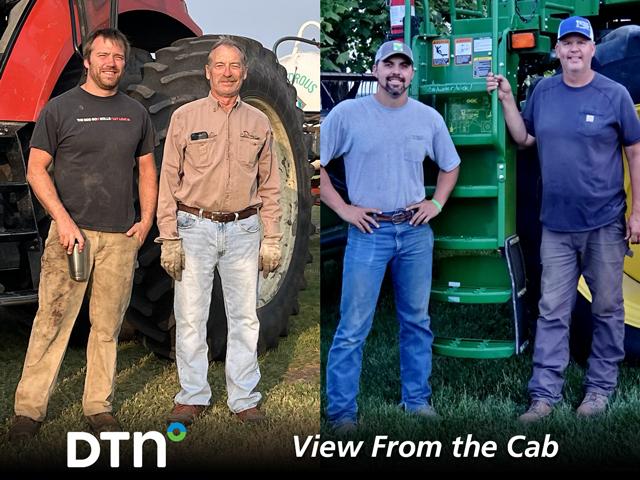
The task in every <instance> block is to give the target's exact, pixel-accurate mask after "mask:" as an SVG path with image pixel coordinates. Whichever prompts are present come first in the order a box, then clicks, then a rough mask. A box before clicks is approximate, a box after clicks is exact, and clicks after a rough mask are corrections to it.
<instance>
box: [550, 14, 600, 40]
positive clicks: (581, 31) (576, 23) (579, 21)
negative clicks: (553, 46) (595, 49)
mask: <svg viewBox="0 0 640 480" xmlns="http://www.w3.org/2000/svg"><path fill="white" fill-rule="evenodd" d="M572 33H577V34H578V35H582V36H583V37H587V38H588V39H589V40H591V41H592V42H593V28H591V22H589V20H587V19H586V18H583V17H569V18H565V19H564V20H563V21H562V22H560V28H558V40H560V39H561V38H562V37H564V36H566V35H570V34H572Z"/></svg>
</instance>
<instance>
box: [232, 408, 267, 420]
mask: <svg viewBox="0 0 640 480" xmlns="http://www.w3.org/2000/svg"><path fill="white" fill-rule="evenodd" d="M236 417H237V418H238V420H240V421H241V422H242V423H259V422H263V421H265V420H266V419H267V416H266V415H265V414H264V413H262V412H261V411H260V409H258V407H251V408H247V409H246V410H242V411H241V412H236Z"/></svg>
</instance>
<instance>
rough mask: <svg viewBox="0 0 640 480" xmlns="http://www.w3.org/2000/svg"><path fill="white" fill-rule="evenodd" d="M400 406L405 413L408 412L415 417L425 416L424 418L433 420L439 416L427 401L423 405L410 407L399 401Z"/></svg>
mask: <svg viewBox="0 0 640 480" xmlns="http://www.w3.org/2000/svg"><path fill="white" fill-rule="evenodd" d="M400 407H402V409H403V410H404V411H405V412H406V413H408V414H410V415H415V416H417V417H422V418H425V419H432V420H435V419H436V418H439V417H440V416H439V415H438V412H436V409H435V408H433V407H432V406H431V405H429V404H428V403H425V404H424V405H420V406H419V407H416V408H412V409H408V408H407V406H406V405H405V404H404V403H401V404H400Z"/></svg>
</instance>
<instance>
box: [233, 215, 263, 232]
mask: <svg viewBox="0 0 640 480" xmlns="http://www.w3.org/2000/svg"><path fill="white" fill-rule="evenodd" d="M238 226H239V227H240V229H241V230H243V231H244V232H246V233H256V232H257V231H258V230H260V222H259V220H258V215H251V216H250V217H247V218H243V219H242V220H238Z"/></svg>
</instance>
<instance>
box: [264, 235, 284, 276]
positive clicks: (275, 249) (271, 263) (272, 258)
mask: <svg viewBox="0 0 640 480" xmlns="http://www.w3.org/2000/svg"><path fill="white" fill-rule="evenodd" d="M281 256H282V253H281V251H280V241H279V240H278V239H277V238H265V239H264V240H262V245H260V259H259V263H258V269H259V270H262V275H263V276H264V278H267V275H269V273H271V272H273V271H275V269H276V268H278V265H280V258H281Z"/></svg>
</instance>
